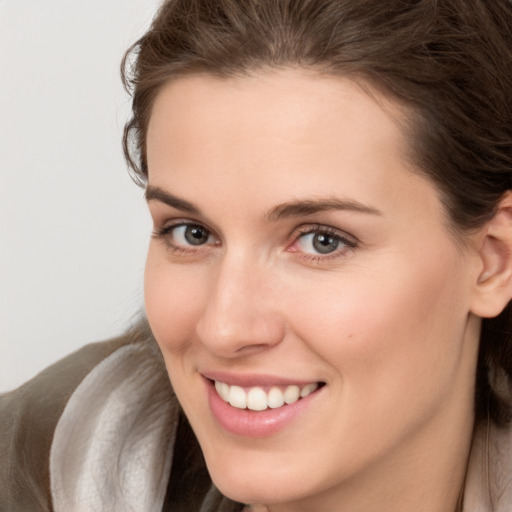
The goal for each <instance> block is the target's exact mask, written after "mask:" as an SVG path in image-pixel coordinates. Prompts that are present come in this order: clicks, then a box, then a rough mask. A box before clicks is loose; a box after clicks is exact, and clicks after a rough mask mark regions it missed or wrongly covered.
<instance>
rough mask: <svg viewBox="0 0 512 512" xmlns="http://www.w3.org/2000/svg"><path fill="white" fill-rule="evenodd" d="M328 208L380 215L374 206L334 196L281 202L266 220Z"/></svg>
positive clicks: (298, 215)
mask: <svg viewBox="0 0 512 512" xmlns="http://www.w3.org/2000/svg"><path fill="white" fill-rule="evenodd" d="M328 210H345V211H352V212H358V213H366V214H370V215H382V213H381V212H380V211H379V210H377V209H376V208H372V207H371V206H366V205H364V204H362V203H358V202H357V201H352V200H341V199H338V198H336V197H329V198H326V199H316V200H310V199H307V200H298V201H291V202H288V203H283V204H280V205H277V206H276V207H274V208H272V210H270V212H269V213H268V215H267V218H268V220H270V221H272V222H275V221H277V220H280V219H283V218H289V217H300V216H302V215H312V214H314V213H318V212H324V211H328Z"/></svg>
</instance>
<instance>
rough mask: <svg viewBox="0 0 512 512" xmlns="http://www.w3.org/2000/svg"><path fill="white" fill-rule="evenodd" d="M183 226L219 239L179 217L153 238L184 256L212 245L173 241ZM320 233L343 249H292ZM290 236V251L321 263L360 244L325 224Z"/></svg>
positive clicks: (316, 225) (307, 227)
mask: <svg viewBox="0 0 512 512" xmlns="http://www.w3.org/2000/svg"><path fill="white" fill-rule="evenodd" d="M182 226H192V227H198V228H201V229H204V230H205V231H206V232H207V233H208V234H209V236H213V237H215V238H217V239H218V237H217V236H216V235H215V233H214V232H213V231H212V230H210V229H208V228H207V227H205V226H203V225H202V224H200V223H198V222H191V221H186V220H179V219H178V220H176V221H175V222H173V223H171V224H166V225H164V226H162V227H160V228H157V229H155V231H154V232H153V238H155V239H158V240H163V241H164V242H165V244H166V245H167V247H168V248H169V249H170V250H171V251H172V252H173V253H174V254H176V255H184V256H186V255H192V254H195V255H199V254H201V253H202V252H204V250H206V248H207V247H209V246H211V244H208V243H205V244H203V245H198V246H197V247H196V248H193V246H189V247H186V246H181V245H178V244H176V243H174V242H173V241H172V233H173V231H174V230H175V229H176V228H178V227H182ZM319 234H322V235H326V236H328V237H334V238H336V239H337V241H338V243H339V244H340V245H342V246H343V247H342V248H341V249H340V248H338V249H336V250H334V251H333V252H330V253H326V254H324V255H322V254H311V253H307V252H304V251H300V250H290V248H291V247H292V246H293V245H295V244H297V243H298V242H299V240H300V239H301V237H305V236H306V235H319ZM290 238H291V240H292V241H291V243H289V244H287V250H288V252H292V253H300V254H301V256H300V257H301V258H303V259H304V260H306V261H308V262H311V263H321V262H325V261H328V260H330V259H334V258H338V257H343V256H345V255H346V254H347V253H348V252H350V251H352V250H354V249H356V248H357V247H358V245H359V242H358V241H357V240H356V239H355V238H354V237H353V236H349V235H347V234H346V233H344V232H342V231H340V230H338V229H336V228H333V227H330V226H325V225H322V224H309V225H306V226H302V227H300V228H298V229H296V230H295V231H294V232H293V233H292V235H291V237H290ZM215 245H217V244H215Z"/></svg>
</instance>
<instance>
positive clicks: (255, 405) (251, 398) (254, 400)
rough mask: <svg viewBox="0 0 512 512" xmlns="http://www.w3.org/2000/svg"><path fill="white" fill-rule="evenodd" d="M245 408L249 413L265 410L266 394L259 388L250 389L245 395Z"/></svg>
mask: <svg viewBox="0 0 512 512" xmlns="http://www.w3.org/2000/svg"><path fill="white" fill-rule="evenodd" d="M247 408H248V409H251V411H264V410H265V409H266V408H267V393H265V391H263V389H261V388H251V389H250V390H249V393H247Z"/></svg>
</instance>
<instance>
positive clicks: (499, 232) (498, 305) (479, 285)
mask: <svg viewBox="0 0 512 512" xmlns="http://www.w3.org/2000/svg"><path fill="white" fill-rule="evenodd" d="M480 235H481V236H480V237H479V240H480V248H479V251H478V255H479V260H480V264H481V271H480V274H479V276H478V280H477V282H476V283H475V290H474V291H475V293H474V296H473V301H472V307H471V311H472V312H473V313H474V314H475V315H477V316H480V317H482V318H493V317H495V316H498V315H499V314H500V313H501V312H502V311H503V309H504V308H505V306H506V305H507V304H508V302H509V301H510V299H511V298H512V192H511V191H509V192H507V193H506V195H505V196H504V197H503V199H502V200H501V201H500V203H499V206H498V209H497V211H496V214H495V215H494V217H493V218H492V219H491V220H490V221H489V222H488V223H487V224H486V225H485V227H484V228H483V230H482V231H481V233H480Z"/></svg>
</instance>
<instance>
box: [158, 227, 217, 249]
mask: <svg viewBox="0 0 512 512" xmlns="http://www.w3.org/2000/svg"><path fill="white" fill-rule="evenodd" d="M153 236H154V237H155V238H159V239H162V240H164V241H165V243H166V244H167V245H168V246H169V247H170V248H171V249H172V250H175V251H194V249H195V248H198V249H199V248H201V247H202V246H204V245H207V244H211V245H217V244H218V241H217V238H216V237H215V236H214V235H213V234H212V233H211V231H210V230H209V229H207V228H205V227H204V226H202V225H201V224H193V223H187V222H179V223H178V222H177V223H175V224H170V225H165V226H163V227H162V228H160V229H157V230H156V231H155V232H154V234H153Z"/></svg>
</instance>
